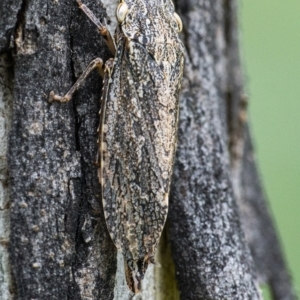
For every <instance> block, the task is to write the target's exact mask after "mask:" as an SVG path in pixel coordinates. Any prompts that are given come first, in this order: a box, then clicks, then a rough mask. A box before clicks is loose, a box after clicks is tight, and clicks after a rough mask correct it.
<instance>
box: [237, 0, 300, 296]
mask: <svg viewBox="0 0 300 300" xmlns="http://www.w3.org/2000/svg"><path fill="white" fill-rule="evenodd" d="M239 4H240V27H241V52H242V57H243V62H244V70H245V74H246V81H247V93H248V95H249V100H250V107H249V110H250V118H251V125H252V126H251V127H252V135H253V137H254V141H255V145H256V153H257V158H258V161H259V167H260V171H261V174H262V178H263V183H264V187H265V191H266V193H267V195H268V198H269V203H270V206H271V209H272V212H273V216H274V218H275V221H276V225H277V229H278V232H279V234H280V238H281V241H282V244H283V247H284V250H285V257H286V260H287V263H288V265H289V268H290V270H291V275H292V276H293V279H294V287H295V289H296V291H297V295H299V296H300V1H299V0H287V1H282V0H281V1H279V0H240V2H239ZM264 296H265V299H266V300H267V299H270V298H269V296H268V295H267V291H266V290H264Z"/></svg>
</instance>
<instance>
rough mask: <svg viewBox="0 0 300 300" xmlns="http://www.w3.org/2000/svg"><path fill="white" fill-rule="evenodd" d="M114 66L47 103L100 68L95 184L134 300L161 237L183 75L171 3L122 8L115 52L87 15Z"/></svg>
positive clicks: (149, 0)
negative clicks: (96, 181) (100, 190)
mask: <svg viewBox="0 0 300 300" xmlns="http://www.w3.org/2000/svg"><path fill="white" fill-rule="evenodd" d="M77 2H78V4H79V6H80V8H81V9H82V10H83V11H84V12H85V13H86V14H87V16H88V17H89V18H90V19H91V20H92V21H93V22H94V23H95V24H96V25H97V27H98V29H99V31H100V33H101V34H102V35H103V36H104V38H105V40H106V42H107V45H108V47H109V48H110V50H111V52H112V54H113V55H114V59H110V60H108V61H107V62H106V63H105V66H104V65H103V62H102V60H101V59H99V58H97V59H95V60H93V61H92V62H91V63H90V65H89V66H88V67H87V69H86V70H85V71H84V73H83V75H82V76H81V77H80V78H79V79H78V81H77V82H76V83H75V85H74V86H73V87H72V88H71V90H70V91H69V92H68V93H67V94H66V95H65V96H64V97H60V96H57V95H55V94H54V93H53V92H51V93H50V101H53V100H57V101H61V102H66V101H69V100H70V99H71V97H72V95H73V93H74V92H75V91H76V89H77V88H78V87H79V85H80V84H81V83H82V81H83V80H84V79H85V77H86V76H87V75H88V74H89V73H90V72H91V70H93V69H94V68H98V69H99V70H100V73H101V74H102V76H103V77H104V88H103V92H102V98H101V112H100V127H99V172H98V174H99V180H100V184H101V187H102V199H103V208H104V214H105V219H106V223H107V227H108V231H109V233H110V236H111V238H112V240H113V242H114V243H115V245H116V247H117V248H118V249H120V250H121V251H122V253H123V256H124V262H125V273H126V280H127V284H128V286H129V288H130V289H131V290H132V291H133V292H135V293H137V292H138V291H140V289H141V282H142V279H143V278H144V275H145V272H146V270H147V267H148V265H149V263H155V261H154V255H155V251H156V248H157V244H158V242H159V238H160V235H161V232H162V230H163V227H164V224H165V221H166V217H167V212H168V200H169V189H170V181H171V176H172V169H173V164H174V157H175V151H176V144H177V127H178V99H179V93H180V89H181V79H182V73H183V63H184V58H183V45H182V43H181V41H180V39H179V37H178V32H179V31H181V29H182V23H181V20H180V18H179V16H178V15H177V14H176V13H175V12H174V6H173V3H172V2H171V0H121V1H120V3H119V5H118V7H117V11H116V16H117V19H118V22H119V26H118V27H117V28H116V32H115V44H116V48H115V44H114V42H113V40H112V38H111V36H110V34H109V32H108V30H107V29H106V27H104V26H103V25H102V24H101V23H100V22H99V21H98V20H97V19H96V17H95V16H94V15H93V14H92V12H91V11H90V10H89V9H88V8H87V7H86V6H85V5H83V4H82V3H81V1H80V0H77Z"/></svg>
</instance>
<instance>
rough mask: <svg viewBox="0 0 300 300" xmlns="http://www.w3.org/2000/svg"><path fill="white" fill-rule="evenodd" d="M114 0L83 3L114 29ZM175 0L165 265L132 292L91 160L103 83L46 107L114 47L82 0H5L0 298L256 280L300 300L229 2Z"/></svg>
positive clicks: (241, 286)
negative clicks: (279, 232) (173, 150)
mask: <svg viewBox="0 0 300 300" xmlns="http://www.w3.org/2000/svg"><path fill="white" fill-rule="evenodd" d="M117 3H118V1H116V0H114V1H113V2H112V1H111V0H102V1H100V0H94V1H92V0H86V1H85V4H87V5H88V6H89V8H90V9H91V10H92V11H93V12H94V13H95V14H96V16H97V17H98V18H99V19H102V20H104V19H106V20H109V24H110V25H109V28H110V30H111V31H113V29H114V28H115V26H116V22H115V17H114V11H115V8H116V6H117ZM175 6H176V11H177V12H178V14H179V15H180V16H181V18H182V20H183V25H184V30H183V33H182V36H181V37H182V40H183V42H184V44H185V47H186V63H185V72H184V80H183V89H182V96H181V99H180V126H179V141H178V150H177V160H176V164H175V168H174V176H173V182H172V188H171V196H170V209H169V216H168V221H167V225H166V226H165V229H164V232H163V235H162V238H161V241H160V244H159V248H158V251H157V260H158V262H159V263H160V265H161V267H160V268H158V267H153V266H150V267H149V270H148V271H147V274H146V278H145V279H144V282H143V289H142V292H141V294H139V295H136V296H134V295H133V294H132V293H131V292H129V290H128V288H127V285H126V283H125V278H124V270H123V261H122V255H120V254H119V253H117V251H116V249H115V247H114V245H113V243H112V241H111V239H110V237H109V235H108V232H107V229H106V225H105V220H104V215H103V211H102V204H101V194H100V185H99V183H98V179H97V166H96V164H95V163H94V162H95V159H96V152H97V143H96V140H97V127H98V123H99V117H98V111H99V107H100V100H99V99H100V95H101V89H102V80H101V78H100V77H99V75H98V74H96V72H95V74H92V75H91V76H90V77H89V79H88V80H87V82H86V83H85V85H84V86H83V87H82V88H81V89H80V90H79V91H78V92H77V93H76V95H75V96H74V98H73V99H72V101H70V102H69V103H67V104H61V103H53V104H49V103H48V95H49V92H50V91H51V90H54V91H55V92H56V93H59V94H63V93H64V92H66V91H67V90H68V88H69V87H70V86H71V85H72V83H74V81H75V80H76V78H78V77H79V75H80V74H81V73H82V71H83V69H84V68H85V67H86V66H87V65H88V63H89V62H90V61H91V60H92V59H94V58H96V57H101V58H102V59H103V60H106V59H108V58H110V57H111V54H110V53H109V50H108V48H107V47H106V45H105V43H104V41H103V38H101V37H100V36H99V34H98V33H97V30H96V28H95V27H94V25H93V24H91V22H89V21H88V19H87V18H86V16H85V15H84V14H83V13H82V12H81V11H80V10H79V9H78V7H77V5H76V1H71V0H65V1H58V0H53V1H41V0H36V1H31V0H22V1H12V0H3V1H1V3H0V15H1V19H0V74H1V75H0V110H1V114H0V128H1V131H0V133H1V135H0V137H1V147H0V167H1V168H0V182H1V185H0V195H1V196H0V295H1V296H0V298H1V299H3V300H8V299H22V300H23V299H24V300H26V299H85V300H87V299H105V300H109V299H115V300H117V299H118V300H124V299H147V300H165V299H170V300H171V299H172V300H173V299H174V300H176V299H207V300H208V299H214V300H217V299H233V300H235V299H253V300H254V299H261V296H260V291H259V288H258V284H259V283H263V282H265V283H269V284H270V286H271V290H272V293H273V295H274V299H275V300H283V299H284V300H292V299H296V296H295V295H294V293H293V290H292V287H291V283H290V278H289V275H288V272H287V270H286V266H285V264H284V260H283V256H282V253H281V250H280V246H279V242H278V239H277V237H276V233H275V230H274V227H273V225H272V221H271V218H270V216H269V214H268V211H267V205H266V201H265V197H264V195H263V191H262V188H261V185H260V181H259V176H258V172H257V169H256V166H255V160H254V159H253V149H252V144H251V138H250V134H249V127H248V125H247V120H246V104H247V99H246V97H245V95H244V91H243V77H242V72H241V64H240V59H239V48H238V24H237V12H236V1H235V0H223V1H218V2H215V3H213V2H212V1H204V0H198V1H195V0H177V1H176V2H175ZM9 131H10V134H9V138H8V132H9ZM7 144H8V145H9V146H8V155H6V148H7ZM7 157H8V164H7V159H6V158H7ZM241 220H242V221H241Z"/></svg>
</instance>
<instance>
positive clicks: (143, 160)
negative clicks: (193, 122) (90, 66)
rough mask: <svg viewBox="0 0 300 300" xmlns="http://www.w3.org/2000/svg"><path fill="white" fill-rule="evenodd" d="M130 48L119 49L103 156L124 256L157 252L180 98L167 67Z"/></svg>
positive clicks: (107, 198) (112, 221) (109, 210)
mask: <svg viewBox="0 0 300 300" xmlns="http://www.w3.org/2000/svg"><path fill="white" fill-rule="evenodd" d="M130 47H132V48H131V49H129V50H127V49H123V51H122V52H121V51H120V52H119V56H118V60H117V61H116V62H115V68H114V71H113V74H112V78H111V79H112V80H111V83H110V85H109V88H108V93H107V96H106V107H105V112H104V121H103V125H102V131H103V134H102V138H101V145H102V146H101V148H102V153H101V156H102V169H103V171H102V190H103V204H104V205H103V206H104V212H105V217H106V222H107V226H108V229H109V232H110V234H111V237H112V239H113V241H114V243H115V244H116V246H117V247H118V248H122V250H123V254H124V255H125V257H127V259H134V260H136V259H139V258H141V257H145V256H146V255H154V251H155V247H156V245H157V243H158V240H159V237H160V234H161V231H162V228H163V225H164V223H165V220H166V216H167V208H168V192H169V186H170V178H171V173H172V166H173V161H174V154H175V147H176V139H177V137H176V136H177V130H176V128H177V116H178V103H177V101H178V100H177V99H178V97H177V98H176V93H177V92H176V90H174V88H172V87H171V84H170V86H168V85H166V84H165V82H166V79H165V77H164V75H165V73H164V70H163V68H164V67H165V68H168V66H164V67H163V68H162V66H160V65H158V64H157V63H156V62H155V61H154V59H152V58H151V56H150V55H149V54H148V52H147V51H146V50H145V49H144V48H143V47H142V46H141V45H138V44H135V43H131V44H130ZM121 53H123V54H122V55H121ZM169 74H172V72H171V73H169ZM172 76H173V75H172ZM172 76H171V75H170V78H168V79H167V80H170V79H171V77H172ZM172 86H173V85H172ZM176 89H177V88H176ZM124 252H125V253H124Z"/></svg>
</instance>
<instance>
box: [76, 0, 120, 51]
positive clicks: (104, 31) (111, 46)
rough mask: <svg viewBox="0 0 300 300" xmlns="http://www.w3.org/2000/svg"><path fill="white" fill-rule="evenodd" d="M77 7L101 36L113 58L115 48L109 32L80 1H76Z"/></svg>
mask: <svg viewBox="0 0 300 300" xmlns="http://www.w3.org/2000/svg"><path fill="white" fill-rule="evenodd" d="M76 2H77V3H78V5H79V8H80V9H81V10H82V11H83V12H84V13H85V14H86V15H87V16H88V18H89V19H90V20H91V21H92V22H93V23H94V24H95V25H96V26H97V28H98V30H99V32H100V34H101V35H102V36H103V38H104V40H105V42H106V44H107V46H108V48H109V50H110V52H111V53H112V55H113V56H115V53H116V47H115V43H114V40H113V38H112V37H111V34H110V32H109V30H108V29H107V28H106V27H105V26H104V25H103V24H102V23H101V22H100V21H99V20H98V19H97V18H96V16H95V15H94V14H93V13H92V11H91V10H90V9H89V8H88V7H87V6H86V5H85V4H83V3H82V2H81V0H76Z"/></svg>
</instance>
